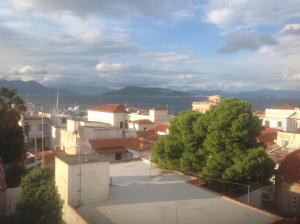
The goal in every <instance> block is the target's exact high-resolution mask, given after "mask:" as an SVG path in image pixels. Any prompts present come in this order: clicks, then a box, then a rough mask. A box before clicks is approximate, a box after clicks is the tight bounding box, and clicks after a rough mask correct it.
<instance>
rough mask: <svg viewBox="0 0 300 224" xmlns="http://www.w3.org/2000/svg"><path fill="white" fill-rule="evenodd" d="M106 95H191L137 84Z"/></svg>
mask: <svg viewBox="0 0 300 224" xmlns="http://www.w3.org/2000/svg"><path fill="white" fill-rule="evenodd" d="M104 95H113V96H189V95H190V94H189V93H187V92H182V91H177V90H172V89H164V88H152V87H149V88H144V87H137V86H128V87H125V88H122V89H119V90H115V91H112V92H108V93H105V94H104Z"/></svg>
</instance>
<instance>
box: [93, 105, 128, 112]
mask: <svg viewBox="0 0 300 224" xmlns="http://www.w3.org/2000/svg"><path fill="white" fill-rule="evenodd" d="M89 110H92V111H99V112H108V113H128V111H127V110H126V106H124V105H122V104H104V105H99V106H96V107H94V108H91V109H89Z"/></svg>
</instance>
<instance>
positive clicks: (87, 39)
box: [79, 29, 102, 44]
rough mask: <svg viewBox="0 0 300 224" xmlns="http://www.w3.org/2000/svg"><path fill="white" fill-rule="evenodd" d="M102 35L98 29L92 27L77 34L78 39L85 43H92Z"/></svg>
mask: <svg viewBox="0 0 300 224" xmlns="http://www.w3.org/2000/svg"><path fill="white" fill-rule="evenodd" d="M101 37H102V33H101V31H100V30H97V29H92V30H89V31H86V32H83V33H81V34H80V35H79V39H80V40H81V41H82V42H83V43H85V44H93V43H96V42H98V41H99V39H100V38H101Z"/></svg>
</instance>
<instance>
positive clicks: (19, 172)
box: [5, 163, 26, 187]
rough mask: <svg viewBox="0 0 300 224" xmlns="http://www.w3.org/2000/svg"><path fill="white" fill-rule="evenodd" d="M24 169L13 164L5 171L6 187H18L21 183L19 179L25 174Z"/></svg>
mask: <svg viewBox="0 0 300 224" xmlns="http://www.w3.org/2000/svg"><path fill="white" fill-rule="evenodd" d="M25 172H26V171H25V169H24V167H23V166H22V165H20V164H18V163H13V164H10V165H9V166H8V168H7V169H6V170H5V176H6V183H7V186H8V187H18V186H19V185H20V183H21V177H22V176H23V175H24V174H25Z"/></svg>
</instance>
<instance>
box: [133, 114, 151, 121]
mask: <svg viewBox="0 0 300 224" xmlns="http://www.w3.org/2000/svg"><path fill="white" fill-rule="evenodd" d="M128 116H129V120H130V121H137V120H146V119H148V120H150V119H151V118H150V116H149V115H145V114H138V113H130V114H128Z"/></svg>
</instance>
